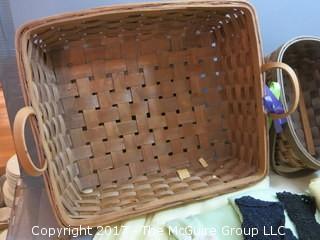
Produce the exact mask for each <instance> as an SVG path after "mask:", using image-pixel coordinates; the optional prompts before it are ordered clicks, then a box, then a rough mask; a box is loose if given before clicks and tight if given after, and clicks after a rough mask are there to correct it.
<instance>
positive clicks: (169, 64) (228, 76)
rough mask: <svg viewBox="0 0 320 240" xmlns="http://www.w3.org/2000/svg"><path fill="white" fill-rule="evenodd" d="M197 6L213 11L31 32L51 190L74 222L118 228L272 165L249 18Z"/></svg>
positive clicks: (116, 17)
mask: <svg viewBox="0 0 320 240" xmlns="http://www.w3.org/2000/svg"><path fill="white" fill-rule="evenodd" d="M196 4H197V6H201V4H204V6H205V7H194V8H182V9H180V8H179V7H175V8H173V9H170V8H168V9H160V8H159V9H156V10H154V11H145V12H139V11H138V12H134V13H132V12H123V13H119V14H108V15H106V14H105V15H104V14H100V15H96V16H94V17H90V18H83V19H82V20H77V21H60V22H57V23H55V24H49V23H48V24H43V26H41V27H35V28H34V30H32V31H31V32H30V38H29V40H28V42H27V45H26V52H27V57H26V59H27V61H29V63H30V66H27V67H26V69H28V68H29V67H30V71H31V72H32V81H29V82H27V83H26V85H27V90H26V91H27V92H28V95H29V98H30V99H31V102H32V107H33V108H34V109H35V111H36V113H37V119H38V122H39V120H40V119H42V121H43V122H42V124H40V126H39V128H40V132H42V133H43V135H44V139H45V141H44V142H43V143H42V147H43V148H44V149H45V150H44V151H45V152H46V158H47V159H48V160H49V162H48V164H49V166H48V168H49V175H50V184H51V185H52V188H53V190H52V191H53V193H52V195H53V197H54V198H55V199H56V200H57V201H61V203H62V205H63V207H64V210H61V209H60V211H64V212H65V213H66V214H67V215H68V216H69V217H71V218H72V219H77V218H79V219H90V218H92V217H93V216H95V217H97V216H99V215H104V214H109V216H110V217H109V218H112V219H108V220H104V222H108V221H109V222H112V221H115V220H119V219H123V218H125V217H126V216H128V215H134V212H135V211H137V210H139V209H140V208H144V207H149V208H150V209H152V210H156V209H159V208H161V207H163V206H165V204H166V205H167V206H170V205H176V204H179V203H181V202H182V201H184V199H187V198H188V199H189V200H191V199H201V198H206V197H209V196H212V195H215V194H216V193H219V191H220V192H228V191H231V190H233V189H234V187H224V185H225V184H226V183H229V182H232V181H234V180H239V179H242V178H246V177H249V176H252V175H254V174H256V173H257V172H258V171H261V170H262V168H263V166H262V165H260V163H259V161H260V160H259V156H261V153H262V155H263V152H264V151H265V150H264V149H262V147H261V146H263V143H261V140H259V132H260V133H261V131H259V130H258V128H260V127H262V128H264V127H265V126H264V125H263V126H259V125H258V120H257V116H258V114H260V113H262V112H259V111H258V110H257V104H258V102H257V98H258V96H257V95H256V94H257V89H260V86H258V85H257V81H259V78H260V76H259V74H257V73H259V69H258V67H259V66H258V65H257V59H256V58H257V56H258V53H257V51H258V50H260V49H259V48H258V47H252V46H257V43H256V38H255V37H256V34H255V29H254V27H253V26H254V25H253V19H252V16H251V12H250V11H248V9H245V8H243V9H241V8H237V7H232V6H231V7H223V8H221V7H220V8H214V4H212V6H211V7H208V5H207V2H206V3H205V2H198V3H196ZM177 6H179V4H178V5H177ZM160 10H161V11H160ZM259 91H260V90H259ZM259 104H260V102H259ZM259 141H260V142H259ZM46 149H47V150H46ZM199 158H203V159H205V161H206V162H207V163H208V167H206V168H205V167H203V166H202V165H201V164H200V162H199V161H198V160H199ZM261 161H262V160H261ZM179 169H187V170H188V171H189V173H190V175H191V177H189V178H186V179H184V180H182V179H181V178H179V176H178V175H177V170H179ZM262 172H263V170H262ZM252 181H253V180H251V181H247V182H243V183H242V185H244V184H248V183H249V182H252ZM217 186H218V188H219V189H220V190H219V191H218V190H217V192H216V193H215V194H213V193H210V191H211V190H210V189H212V188H213V187H217ZM226 186H227V185H226ZM230 186H231V185H230ZM239 186H240V185H238V186H237V187H239ZM206 191H207V192H208V193H207V194H204V193H205V192H206ZM193 192H194V195H189V197H185V198H184V197H181V199H180V200H177V198H176V197H177V196H179V195H181V196H183V194H185V193H193ZM190 196H191V197H190ZM162 200H163V202H161V201H162ZM148 211H150V210H148ZM119 216H120V217H119ZM78 223H79V222H78ZM86 223H89V224H92V223H91V222H89V221H88V222H86Z"/></svg>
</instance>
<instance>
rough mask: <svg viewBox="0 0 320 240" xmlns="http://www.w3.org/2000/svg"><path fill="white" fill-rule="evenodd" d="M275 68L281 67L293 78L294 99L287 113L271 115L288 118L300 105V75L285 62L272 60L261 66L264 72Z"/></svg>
mask: <svg viewBox="0 0 320 240" xmlns="http://www.w3.org/2000/svg"><path fill="white" fill-rule="evenodd" d="M273 68H280V69H282V70H284V71H285V72H287V73H288V75H289V79H290V80H291V83H292V87H293V101H292V103H291V106H290V108H289V109H288V111H287V112H286V113H282V114H275V113H270V117H271V118H272V119H279V118H286V117H288V116H289V115H290V114H291V113H293V112H294V111H295V110H296V108H297V107H298V104H299V99H300V87H299V81H298V77H297V75H296V74H295V72H294V71H293V69H292V68H291V67H290V66H288V65H287V64H285V63H281V62H271V63H265V64H263V65H262V66H261V70H262V72H266V71H268V70H270V69H273Z"/></svg>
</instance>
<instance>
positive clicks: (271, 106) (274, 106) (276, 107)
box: [263, 85, 287, 133]
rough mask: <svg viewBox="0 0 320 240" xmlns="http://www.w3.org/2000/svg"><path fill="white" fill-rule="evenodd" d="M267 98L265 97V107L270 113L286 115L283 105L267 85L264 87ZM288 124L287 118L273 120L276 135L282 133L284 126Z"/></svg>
mask: <svg viewBox="0 0 320 240" xmlns="http://www.w3.org/2000/svg"><path fill="white" fill-rule="evenodd" d="M264 93H265V96H264V97H263V102H264V107H265V109H266V111H267V112H268V113H275V114H281V113H284V109H283V105H282V103H281V102H280V101H279V100H278V99H277V98H276V96H275V95H274V94H273V93H272V91H271V90H270V89H269V87H268V86H267V85H265V87H264ZM286 122H287V119H286V118H280V119H275V120H273V126H274V129H275V131H276V133H280V132H281V131H282V125H283V124H285V123H286Z"/></svg>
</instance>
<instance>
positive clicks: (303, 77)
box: [282, 40, 320, 159]
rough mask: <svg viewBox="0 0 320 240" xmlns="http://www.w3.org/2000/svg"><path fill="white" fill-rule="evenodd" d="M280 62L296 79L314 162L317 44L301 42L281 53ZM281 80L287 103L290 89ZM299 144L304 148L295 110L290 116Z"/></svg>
mask: <svg viewBox="0 0 320 240" xmlns="http://www.w3.org/2000/svg"><path fill="white" fill-rule="evenodd" d="M282 61H283V62H284V63H287V64H288V65H289V66H291V67H292V68H293V69H294V70H295V72H296V74H297V76H298V78H299V83H300V88H301V90H302V93H303V98H304V101H305V105H306V108H307V112H308V119H309V123H310V127H311V133H312V138H313V142H314V146H315V150H316V155H315V156H314V157H315V158H316V159H319V154H320V90H319V89H320V40H301V41H297V42H295V43H293V44H291V45H290V46H289V47H288V48H287V49H286V50H285V52H284V54H283V59H282ZM287 77H288V76H284V81H283V84H284V86H285V90H286V100H287V102H289V103H290V99H291V98H292V96H291V93H292V89H291V88H292V86H291V84H290V81H289V80H288V79H287ZM291 119H292V123H293V126H294V129H295V132H296V134H297V136H298V139H299V140H298V141H300V142H301V143H302V145H303V146H304V147H305V148H306V141H305V134H304V131H303V127H302V122H301V113H300V109H299V108H298V109H297V111H295V112H294V113H293V114H292V115H291Z"/></svg>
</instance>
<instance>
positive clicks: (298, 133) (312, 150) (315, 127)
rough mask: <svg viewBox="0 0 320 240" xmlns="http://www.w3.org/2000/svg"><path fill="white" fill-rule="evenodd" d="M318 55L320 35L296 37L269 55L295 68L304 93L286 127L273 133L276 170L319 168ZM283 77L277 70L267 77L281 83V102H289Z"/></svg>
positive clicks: (292, 171)
mask: <svg viewBox="0 0 320 240" xmlns="http://www.w3.org/2000/svg"><path fill="white" fill-rule="evenodd" d="M319 58H320V38H317V37H298V38H295V39H293V40H291V41H288V42H287V43H286V44H284V45H283V46H281V47H280V48H279V49H278V50H276V51H275V52H273V53H272V54H271V55H270V57H269V58H268V59H269V60H270V61H279V62H284V63H287V64H289V65H290V66H291V67H292V68H294V70H295V71H296V73H297V75H298V77H299V82H300V85H301V91H302V94H303V98H301V100H304V102H302V103H301V102H300V105H299V108H298V109H297V111H296V112H294V113H293V114H292V115H291V116H290V117H289V118H288V127H287V128H286V129H285V131H284V132H283V133H281V134H279V135H275V134H274V133H273V134H272V136H273V137H271V140H272V141H273V143H272V146H273V147H271V149H270V150H271V159H272V165H273V168H274V169H275V170H276V171H277V172H278V173H279V174H283V175H288V176H290V175H291V176H296V175H297V174H299V173H300V174H303V173H307V172H309V171H308V170H315V169H319V168H320V161H319V154H320V121H319V120H320V118H319V113H320V112H319V110H320V101H319V99H320V95H319V86H320V85H319V82H320V72H319V71H320V67H319V66H320V65H319ZM286 78H287V76H286V75H282V74H281V73H280V71H278V72H274V73H273V74H272V73H271V72H270V74H268V80H269V81H272V80H273V81H274V80H277V81H278V82H280V84H281V85H282V87H283V93H282V95H283V96H284V97H283V98H282V102H283V103H284V104H285V105H286V106H287V105H290V103H291V97H292V94H291V92H292V88H291V85H290V84H288V82H287V81H286ZM303 112H305V113H306V114H307V115H305V114H303ZM302 117H303V118H302Z"/></svg>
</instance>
